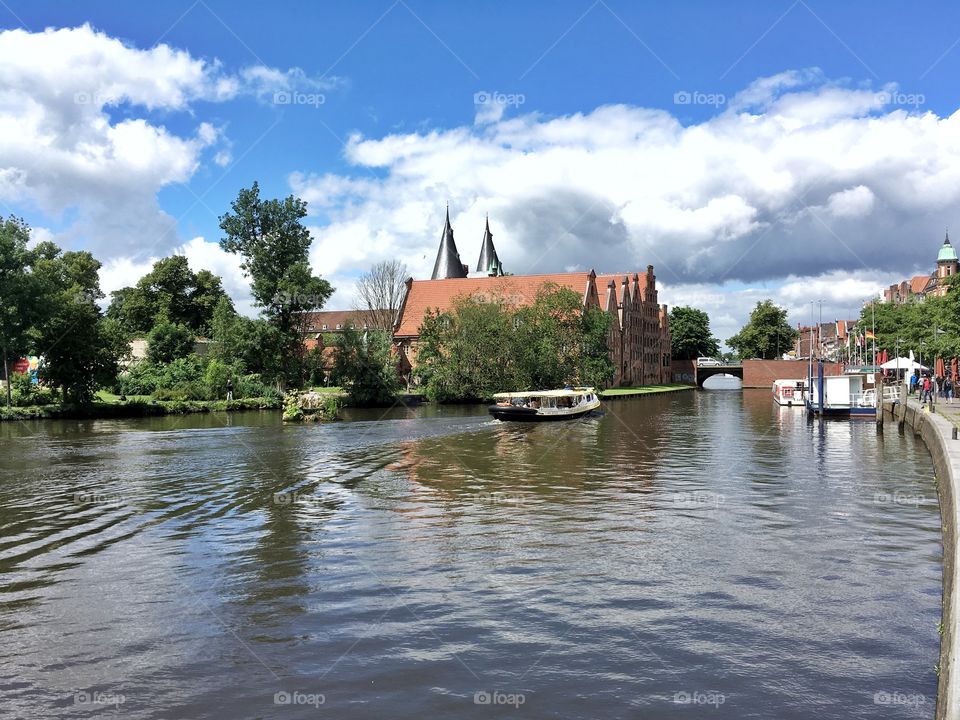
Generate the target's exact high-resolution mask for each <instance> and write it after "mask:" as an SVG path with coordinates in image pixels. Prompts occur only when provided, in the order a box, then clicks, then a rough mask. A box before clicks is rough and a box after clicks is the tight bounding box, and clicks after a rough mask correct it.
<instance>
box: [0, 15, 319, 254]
mask: <svg viewBox="0 0 960 720" xmlns="http://www.w3.org/2000/svg"><path fill="white" fill-rule="evenodd" d="M334 82H335V81H320V80H314V79H311V78H309V77H307V76H306V75H305V74H304V73H303V71H302V70H300V69H298V68H292V69H289V70H278V69H276V68H267V67H250V68H245V69H242V70H240V71H239V73H237V74H229V73H228V72H227V71H226V70H225V68H224V67H223V66H222V64H221V63H220V62H219V61H217V60H211V61H208V60H203V59H199V58H195V57H193V56H191V54H190V53H189V52H187V51H185V50H178V49H175V48H171V47H169V46H167V45H158V46H156V47H154V48H151V49H148V50H143V49H139V48H136V47H132V46H130V45H126V44H124V43H123V42H121V41H120V40H118V39H116V38H112V37H110V36H108V35H106V34H105V33H103V32H99V31H97V30H95V29H93V28H92V27H90V26H89V25H83V26H80V27H76V28H63V29H48V30H45V31H43V32H36V33H31V32H27V31H25V30H20V29H17V30H6V31H2V32H0V202H4V203H7V204H10V205H12V204H16V205H19V206H22V207H24V208H29V209H32V210H38V211H40V212H41V213H44V214H45V215H47V216H48V217H51V218H55V219H59V218H61V217H62V216H63V215H64V214H66V213H68V212H70V211H74V210H75V211H76V214H77V220H76V221H75V222H74V224H73V225H72V227H70V228H69V229H68V230H66V231H64V232H62V233H61V234H60V239H61V240H63V241H65V242H68V243H69V242H71V241H73V240H80V239H82V240H84V241H85V243H84V245H85V246H86V247H91V248H92V249H93V250H95V251H98V252H99V253H100V254H103V253H102V251H104V250H107V249H109V250H110V251H111V252H114V253H117V254H119V255H123V254H127V253H129V252H131V251H134V250H136V251H138V252H139V253H141V254H142V255H150V254H153V253H154V252H156V251H164V250H166V249H168V248H170V247H171V246H173V245H175V244H177V243H178V242H181V241H180V239H179V238H178V237H177V233H176V227H175V221H174V219H173V218H171V217H170V216H169V215H167V214H166V213H165V212H163V210H162V209H161V208H160V207H159V205H158V203H157V199H156V197H157V193H158V192H159V191H160V190H161V189H162V188H164V187H166V186H168V185H171V184H175V183H185V182H188V181H189V180H190V178H191V177H192V176H193V174H194V173H195V172H196V170H197V168H198V166H199V165H200V163H201V162H202V161H203V160H204V157H205V153H207V152H208V151H209V152H210V154H211V155H213V156H214V157H213V160H214V162H216V163H218V164H221V165H223V164H227V163H228V162H229V161H230V150H229V141H228V140H227V139H226V138H225V137H224V134H223V130H222V128H219V127H216V126H215V125H213V124H210V123H208V122H200V123H199V124H198V125H197V126H196V128H195V130H194V131H193V132H192V133H187V134H184V135H177V134H175V133H173V132H171V131H170V130H168V129H167V128H166V127H164V126H162V125H158V124H156V123H155V122H154V121H153V120H152V113H154V112H155V111H164V112H192V109H193V108H192V103H194V102H195V101H197V100H201V99H202V100H207V101H213V102H218V101H225V100H230V99H233V98H238V97H241V96H250V97H256V98H261V99H262V98H263V97H265V96H267V95H268V94H269V93H271V92H274V91H277V90H286V89H289V88H290V87H293V86H297V87H300V86H302V87H317V86H320V85H323V86H324V87H331V86H332V83H334ZM118 111H122V112H118ZM114 116H119V117H114Z"/></svg>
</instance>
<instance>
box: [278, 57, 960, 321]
mask: <svg viewBox="0 0 960 720" xmlns="http://www.w3.org/2000/svg"><path fill="white" fill-rule="evenodd" d="M895 91H896V86H895V85H891V84H888V85H884V86H882V87H881V88H877V89H874V88H870V87H864V86H860V87H848V86H847V85H845V84H844V83H842V82H832V81H829V80H827V79H825V78H824V77H823V75H822V73H820V72H819V71H817V70H803V71H793V72H789V73H784V74H781V75H778V76H775V77H772V78H762V79H760V80H758V81H757V82H755V83H753V84H752V85H751V86H750V87H748V88H746V89H745V90H744V91H743V92H742V93H739V94H738V95H737V96H736V97H735V98H734V100H733V101H732V102H731V103H730V105H729V106H728V107H727V108H726V109H725V110H724V111H722V112H720V113H718V114H717V115H716V116H714V117H712V118H710V119H707V120H705V121H703V122H699V123H696V124H690V125H684V124H682V123H681V122H680V120H678V119H677V118H676V117H674V116H673V115H671V114H670V113H668V112H666V111H663V110H656V109H649V108H639V107H632V106H626V105H613V106H604V107H600V108H597V109H595V110H593V111H592V112H588V113H576V114H573V115H568V116H562V117H550V118H547V117H542V116H540V115H538V114H536V113H529V114H524V115H520V116H516V117H504V116H503V115H500V114H493V115H489V114H488V115H484V116H483V118H482V122H476V123H473V124H471V125H469V126H463V127H455V128H451V129H446V130H433V131H430V132H418V133H405V134H391V135H387V136H384V137H379V138H368V137H363V136H361V135H358V134H355V135H353V136H352V137H351V138H350V140H349V142H348V144H347V148H346V158H347V159H348V160H349V161H350V162H351V163H352V164H353V165H354V167H355V172H354V173H351V174H349V175H331V174H325V175H311V174H309V172H300V173H296V174H294V175H292V176H291V186H292V187H293V188H294V190H295V191H296V192H298V193H301V194H302V195H303V196H304V197H306V198H307V199H308V200H311V202H316V207H314V211H315V212H318V213H319V214H318V217H317V223H316V226H315V227H314V234H315V237H316V241H315V246H314V253H313V261H314V265H315V267H316V268H317V269H318V270H321V271H322V272H324V273H327V274H331V275H335V276H338V277H340V276H343V277H351V276H352V275H353V274H355V273H356V272H359V271H362V270H363V269H365V268H366V267H368V266H369V265H370V264H371V263H372V262H374V261H377V260H380V259H383V258H386V257H392V256H396V257H399V258H400V259H402V260H404V261H405V262H407V263H408V265H410V267H411V270H412V272H413V274H414V276H416V277H426V276H427V275H428V274H429V272H430V268H431V266H432V263H433V259H434V254H435V252H436V248H437V244H438V240H439V233H440V228H441V226H442V222H443V212H444V203H445V202H446V201H448V200H449V202H450V206H451V217H452V219H453V223H454V229H455V232H456V238H457V244H458V248H459V250H460V253H461V257H462V259H463V260H464V262H467V263H469V264H473V263H474V262H475V258H474V255H475V254H477V253H478V252H479V247H480V238H481V236H482V231H483V217H484V214H485V213H487V212H489V214H490V222H491V227H492V229H493V232H494V240H495V242H496V244H497V249H498V252H499V255H500V257H501V259H502V260H503V262H504V266H505V268H506V269H507V270H508V271H512V272H517V273H532V272H552V271H560V270H564V269H568V268H590V267H593V268H595V269H596V270H597V271H598V272H599V271H604V272H615V271H621V270H630V269H637V268H644V267H645V266H646V265H647V264H648V263H652V264H654V265H655V266H656V272H657V275H658V277H659V278H660V280H661V282H662V283H664V285H665V287H668V288H670V291H669V293H668V292H665V293H664V296H665V297H669V302H672V303H681V304H686V303H687V302H689V301H688V300H685V298H684V296H683V289H684V288H686V289H688V290H689V291H690V292H692V293H694V296H695V294H696V292H702V293H705V294H707V295H712V296H715V297H720V296H721V291H722V292H724V293H732V295H731V297H736V298H739V299H738V300H737V303H739V304H740V305H738V307H737V308H736V309H735V311H733V305H734V304H735V303H734V302H733V300H732V299H731V300H728V301H725V302H724V303H717V304H716V305H717V307H716V309H717V311H718V312H719V313H720V314H721V316H725V315H729V317H730V318H731V321H730V322H735V323H736V325H737V326H738V327H739V325H740V324H741V323H742V322H743V320H744V319H745V317H746V310H748V309H749V306H750V305H752V304H753V302H755V301H756V300H757V299H763V298H764V297H773V298H774V299H775V300H778V301H779V302H781V303H783V304H784V305H785V306H787V307H789V308H792V310H793V311H795V312H796V313H797V314H798V317H797V320H802V321H806V319H807V317H806V315H808V314H809V312H807V313H806V315H805V314H804V311H803V308H804V307H807V308H808V309H809V304H808V303H809V301H810V300H824V301H825V302H827V303H829V305H825V309H824V312H825V313H826V312H829V313H834V312H835V313H837V317H844V316H846V315H848V314H849V313H850V312H858V311H859V306H860V302H861V301H862V300H863V299H865V298H866V297H869V296H872V295H875V294H876V293H877V292H879V290H880V288H882V287H883V286H884V285H885V284H889V282H892V281H894V280H896V279H897V278H898V277H900V276H909V275H911V274H913V273H914V272H917V271H921V272H929V271H930V270H931V268H932V264H933V260H934V259H935V254H936V249H937V246H938V245H939V243H940V242H941V238H942V228H943V226H944V225H945V224H949V223H950V222H951V220H952V217H951V213H954V212H955V210H954V208H955V207H957V205H958V201H960V116H958V115H957V114H952V115H949V116H946V117H939V116H938V115H936V114H935V113H933V112H919V111H917V110H915V109H912V108H911V109H904V108H903V107H900V106H896V107H895V106H893V105H891V98H892V97H896V92H895ZM305 170H309V169H305ZM812 281H813V282H812ZM741 301H742V302H741ZM733 318H735V320H734V319H733ZM721 324H722V323H721ZM730 329H731V331H733V330H736V328H735V327H731V328H730ZM718 332H719V331H718ZM724 332H726V331H724ZM730 334H732V332H731V333H730Z"/></svg>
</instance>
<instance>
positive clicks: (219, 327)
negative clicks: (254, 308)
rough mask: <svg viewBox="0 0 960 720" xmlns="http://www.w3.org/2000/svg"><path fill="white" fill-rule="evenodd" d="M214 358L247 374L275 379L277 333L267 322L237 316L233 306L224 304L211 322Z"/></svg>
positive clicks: (278, 344)
mask: <svg viewBox="0 0 960 720" xmlns="http://www.w3.org/2000/svg"><path fill="white" fill-rule="evenodd" d="M210 328H211V335H212V340H213V347H212V350H211V353H212V355H213V356H214V357H216V358H218V359H220V360H223V361H225V362H228V363H231V364H234V365H236V366H238V367H240V368H242V369H243V371H244V372H247V373H257V374H262V375H264V376H267V377H271V376H276V368H277V367H278V366H279V364H280V355H279V352H280V347H281V343H280V342H279V341H278V338H277V333H278V331H277V329H276V327H275V326H273V325H271V324H270V323H268V322H267V321H266V320H251V319H250V318H247V317H244V316H242V315H238V314H237V313H236V312H235V311H234V309H233V305H232V303H230V302H229V301H228V300H221V301H220V303H219V304H218V305H217V307H216V309H215V310H214V312H213V318H212V319H211V321H210Z"/></svg>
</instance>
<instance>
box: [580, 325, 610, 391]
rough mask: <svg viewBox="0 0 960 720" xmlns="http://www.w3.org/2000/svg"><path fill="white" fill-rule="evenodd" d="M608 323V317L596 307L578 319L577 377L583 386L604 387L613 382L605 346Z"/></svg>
mask: <svg viewBox="0 0 960 720" xmlns="http://www.w3.org/2000/svg"><path fill="white" fill-rule="evenodd" d="M610 322H611V318H610V315H609V314H608V313H606V312H604V311H603V310H601V309H600V308H598V307H589V308H587V309H586V310H585V311H584V313H583V316H582V317H581V319H580V326H581V331H580V337H581V345H582V351H581V355H580V367H579V372H578V375H579V380H580V382H581V383H583V384H584V385H589V386H591V387H605V386H606V385H607V384H608V383H609V382H610V381H611V380H613V376H614V373H615V372H616V369H615V368H614V366H613V361H612V360H611V359H610V348H609V347H608V346H607V335H608V333H609V332H610Z"/></svg>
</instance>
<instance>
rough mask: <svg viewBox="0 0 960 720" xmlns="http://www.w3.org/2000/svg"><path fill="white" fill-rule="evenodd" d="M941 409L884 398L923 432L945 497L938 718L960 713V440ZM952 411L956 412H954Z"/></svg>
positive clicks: (890, 416)
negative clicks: (959, 651)
mask: <svg viewBox="0 0 960 720" xmlns="http://www.w3.org/2000/svg"><path fill="white" fill-rule="evenodd" d="M941 408H943V409H947V410H948V412H949V410H950V406H949V405H947V406H939V405H938V406H937V410H936V411H935V412H932V413H931V412H928V411H926V410H924V409H923V408H922V407H921V406H920V404H919V403H918V402H917V401H916V400H914V399H909V400H907V402H906V404H905V405H902V404H899V403H897V404H894V403H892V402H891V403H884V405H883V415H884V421H885V422H886V421H887V420H891V421H893V420H895V421H896V422H897V426H898V429H899V430H900V431H901V432H903V429H904V426H905V425H909V426H910V427H911V428H912V429H913V431H914V432H915V433H916V434H917V435H919V436H920V437H921V439H922V440H923V442H924V443H925V444H926V446H927V448H928V449H929V450H930V455H931V456H932V457H933V468H934V472H935V474H936V480H937V495H938V497H939V501H940V522H941V528H942V533H943V600H942V612H943V619H942V621H941V622H942V628H943V631H942V634H941V640H940V664H939V671H940V672H939V675H940V677H939V681H938V687H937V709H936V715H935V717H936V720H956V719H957V718H960V663H958V662H957V658H956V652H957V649H958V647H960V588H958V587H957V582H958V576H957V567H958V566H960V545H958V543H957V530H958V528H960V505H958V498H960V441H958V440H955V439H954V437H955V435H954V433H955V432H956V426H955V424H954V420H953V419H947V418H945V417H943V415H942V413H941V412H940V410H941ZM950 414H951V415H952V414H953V413H950Z"/></svg>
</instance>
